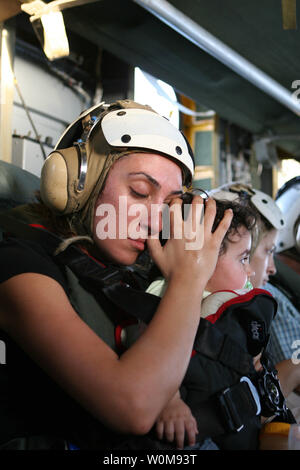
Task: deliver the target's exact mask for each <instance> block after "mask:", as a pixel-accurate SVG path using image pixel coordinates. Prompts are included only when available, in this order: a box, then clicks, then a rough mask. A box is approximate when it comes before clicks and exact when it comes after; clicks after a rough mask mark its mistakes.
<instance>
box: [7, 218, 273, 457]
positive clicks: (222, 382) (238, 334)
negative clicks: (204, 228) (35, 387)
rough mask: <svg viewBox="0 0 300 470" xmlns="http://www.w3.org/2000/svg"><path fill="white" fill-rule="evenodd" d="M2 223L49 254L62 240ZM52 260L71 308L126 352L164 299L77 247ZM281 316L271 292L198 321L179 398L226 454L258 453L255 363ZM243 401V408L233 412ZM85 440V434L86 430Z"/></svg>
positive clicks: (139, 279)
mask: <svg viewBox="0 0 300 470" xmlns="http://www.w3.org/2000/svg"><path fill="white" fill-rule="evenodd" d="M0 223H1V225H2V226H4V227H5V228H6V230H7V231H8V232H10V233H13V234H15V235H17V236H21V237H22V238H25V239H28V240H35V241H38V242H39V243H41V244H42V245H43V246H44V247H46V249H47V251H48V253H51V254H53V252H54V250H55V248H57V246H58V243H59V242H60V241H61V240H60V239H59V238H58V237H57V236H56V235H54V234H52V233H50V232H48V231H46V230H44V229H41V228H37V227H35V228H34V227H32V226H30V225H28V224H24V223H22V222H19V221H16V220H15V219H14V220H13V218H12V217H10V216H5V217H4V216H1V217H0ZM53 260H54V262H55V263H57V264H58V265H59V266H60V267H61V268H62V269H63V270H64V272H65V275H66V279H67V282H68V285H69V287H70V293H69V298H70V302H71V303H72V305H73V307H74V309H75V310H76V311H77V313H78V315H79V316H80V317H81V318H82V319H83V320H84V321H85V322H86V323H87V324H88V325H89V326H90V327H91V328H92V329H93V330H94V331H95V332H96V333H97V334H98V335H99V337H101V338H102V339H103V340H104V341H105V342H106V343H107V344H108V345H110V346H111V347H112V348H113V349H114V350H115V351H117V352H118V353H119V354H122V352H123V351H124V350H125V349H126V348H128V347H130V345H131V344H132V343H133V342H134V341H135V340H136V338H137V337H138V336H139V335H140V334H141V331H142V329H143V328H144V327H145V325H146V324H147V323H149V321H150V320H151V319H152V316H153V314H154V313H155V311H156V309H157V307H158V304H159V301H160V299H159V298H158V297H156V296H154V295H151V294H148V293H145V292H144V288H145V284H144V283H145V279H143V276H141V274H140V273H139V272H138V271H135V270H133V269H132V268H124V269H123V268H120V267H116V266H113V265H110V266H106V267H103V266H102V265H101V264H99V263H98V262H97V261H95V260H94V259H92V258H90V257H89V256H87V255H86V254H84V253H82V251H81V250H80V249H79V248H77V247H76V246H74V245H70V246H69V247H68V248H67V249H66V250H65V251H63V252H62V253H60V254H59V255H57V256H53ZM275 312H276V302H275V301H274V299H273V298H272V297H271V296H270V294H268V293H267V292H265V291H262V290H253V291H252V292H251V294H249V295H248V294H246V296H245V295H244V296H235V298H231V299H229V301H227V302H225V303H222V306H221V307H220V308H219V309H218V311H217V312H213V313H212V314H211V315H209V316H207V317H206V319H201V321H200V324H199V329H198V332H197V335H196V341H195V344H194V352H193V355H192V357H191V361H190V365H189V367H188V370H187V373H186V375H185V378H184V380H183V383H182V387H181V393H182V397H183V399H184V400H185V401H186V403H187V404H188V405H189V406H190V407H191V409H192V412H193V413H194V415H195V416H196V418H197V421H198V428H199V430H200V437H203V438H204V437H213V439H214V440H215V441H216V442H217V443H218V444H219V446H220V448H232V449H239V448H241V449H251V448H257V445H258V432H259V429H260V413H261V410H260V409H259V404H258V403H257V396H255V393H253V391H252V389H251V385H250V383H251V384H252V382H254V383H255V380H256V377H257V373H256V372H255V370H254V367H253V357H254V356H256V355H257V354H258V353H259V352H260V351H261V349H262V348H264V347H265V346H266V344H267V339H268V331H269V326H270V322H271V321H272V318H273V317H274V315H275ZM242 378H243V381H242V382H241V379H242ZM247 380H248V382H247ZM241 397H242V398H241ZM239 402H243V405H242V406H237V407H235V405H234V403H236V404H238V403H239ZM249 404H250V407H249ZM235 408H237V410H236V409H235ZM245 408H246V411H245ZM83 434H87V433H85V430H84V429H83ZM96 434H97V432H96ZM98 437H99V436H98ZM120 440H122V437H121V438H120ZM125 440H126V439H125ZM123 441H124V436H123ZM129 441H130V446H131V447H130V446H129V447H126V446H125V447H124V448H125V449H126V448H128V449H134V448H135V445H137V448H142V446H143V445H144V446H145V448H149V446H150V444H149V443H150V442H152V444H151V445H153V447H152V448H153V449H155V448H157V449H158V448H159V445H157V446H156V444H155V443H154V441H155V439H154V438H153V439H150V440H149V439H148V438H146V440H145V441H143V439H140V438H137V439H135V438H130V439H129V440H128V442H129ZM95 442H97V438H96V440H95ZM98 445H99V440H98ZM107 445H108V446H109V444H107V443H106V446H107ZM83 446H88V444H86V443H84V444H83ZM119 448H122V447H120V446H119ZM150 448H151V447H150ZM161 448H163V446H162V447H161ZM165 448H171V446H169V445H168V446H167V445H166V447H165Z"/></svg>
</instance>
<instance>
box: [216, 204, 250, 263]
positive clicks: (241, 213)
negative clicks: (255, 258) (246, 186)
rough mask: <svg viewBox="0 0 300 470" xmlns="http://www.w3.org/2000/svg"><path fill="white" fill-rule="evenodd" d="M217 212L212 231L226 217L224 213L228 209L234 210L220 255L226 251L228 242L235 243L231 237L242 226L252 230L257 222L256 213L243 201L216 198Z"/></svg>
mask: <svg viewBox="0 0 300 470" xmlns="http://www.w3.org/2000/svg"><path fill="white" fill-rule="evenodd" d="M216 205H217V213H216V217H215V220H214V224H213V228H212V232H214V231H215V230H216V228H217V226H218V225H219V223H220V221H221V220H222V218H223V217H224V213H225V211H226V210H227V209H231V210H232V212H233V217H232V221H231V224H230V227H229V229H228V231H227V232H226V235H225V237H224V239H223V241H222V244H221V248H220V255H221V254H224V253H225V252H226V249H227V246H228V242H230V243H233V242H232V240H231V237H232V236H233V235H235V234H236V233H238V232H239V229H240V228H241V227H245V228H246V230H248V231H249V232H251V234H252V231H253V229H254V227H255V224H256V213H255V211H254V210H252V209H251V208H250V207H249V205H245V204H242V203H241V202H236V201H228V200H221V199H217V200H216Z"/></svg>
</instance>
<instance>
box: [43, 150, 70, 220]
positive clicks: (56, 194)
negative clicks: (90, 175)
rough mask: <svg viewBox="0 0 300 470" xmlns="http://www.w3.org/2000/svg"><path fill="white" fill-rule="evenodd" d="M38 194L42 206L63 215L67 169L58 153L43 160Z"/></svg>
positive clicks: (66, 200) (66, 201)
mask: <svg viewBox="0 0 300 470" xmlns="http://www.w3.org/2000/svg"><path fill="white" fill-rule="evenodd" d="M40 194H41V198H42V200H43V202H44V204H45V205H46V206H47V207H49V208H50V209H52V210H53V211H54V212H58V213H63V212H64V210H65V209H66V207H67V203H68V168H67V164H66V161H65V159H64V158H63V156H62V155H61V154H60V153H59V152H53V153H51V154H50V155H49V157H48V158H47V159H46V160H45V163H44V165H43V168H42V172H41V184H40Z"/></svg>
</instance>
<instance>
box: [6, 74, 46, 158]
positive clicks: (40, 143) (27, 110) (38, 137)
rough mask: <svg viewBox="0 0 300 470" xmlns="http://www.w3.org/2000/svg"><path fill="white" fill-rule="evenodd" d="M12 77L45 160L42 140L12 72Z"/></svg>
mask: <svg viewBox="0 0 300 470" xmlns="http://www.w3.org/2000/svg"><path fill="white" fill-rule="evenodd" d="M13 77H14V85H15V87H16V90H17V92H18V95H19V98H20V100H21V102H22V105H23V108H24V110H25V112H26V115H27V117H28V119H29V122H30V124H31V127H32V129H33V132H34V133H35V137H36V140H37V142H38V143H39V145H40V147H41V151H42V154H43V158H44V160H46V158H47V155H46V152H45V149H44V146H43V144H42V142H41V139H40V136H39V134H38V132H37V129H36V127H35V125H34V122H33V120H32V118H31V116H30V112H29V109H28V107H27V105H26V103H25V101H24V98H23V96H22V93H21V90H20V87H19V84H18V81H17V79H16V76H15V74H13Z"/></svg>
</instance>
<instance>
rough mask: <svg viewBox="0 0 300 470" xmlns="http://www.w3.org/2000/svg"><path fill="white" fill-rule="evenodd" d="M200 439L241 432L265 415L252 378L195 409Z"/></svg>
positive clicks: (243, 380)
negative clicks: (259, 416)
mask: <svg viewBox="0 0 300 470" xmlns="http://www.w3.org/2000/svg"><path fill="white" fill-rule="evenodd" d="M192 412H193V415H194V417H195V419H196V420H197V426H198V430H199V438H200V439H203V438H204V437H207V436H210V437H212V438H214V437H217V436H220V435H223V434H226V433H228V432H234V433H238V432H240V431H241V430H242V429H243V428H244V427H245V426H246V425H247V424H248V422H249V420H251V419H253V418H254V417H255V416H258V415H259V414H260V412H261V407H260V400H259V396H258V392H257V390H256V388H255V386H254V385H253V383H252V382H251V381H250V380H249V378H248V377H242V378H241V380H240V382H239V383H237V384H235V385H233V386H232V387H228V388H226V389H225V390H224V391H223V392H222V393H220V394H218V395H216V396H214V397H212V398H209V399H208V400H206V401H204V402H202V403H201V404H200V405H199V406H195V407H194V408H193V409H192Z"/></svg>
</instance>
